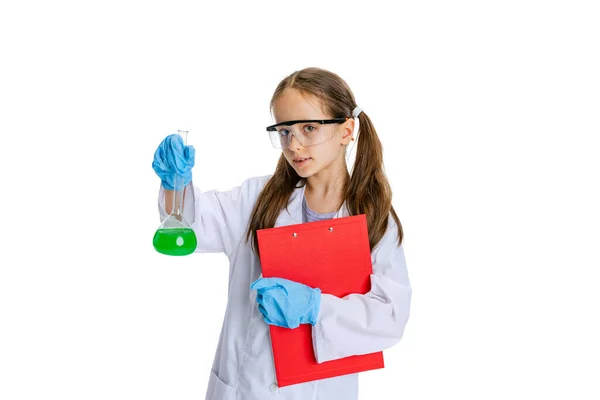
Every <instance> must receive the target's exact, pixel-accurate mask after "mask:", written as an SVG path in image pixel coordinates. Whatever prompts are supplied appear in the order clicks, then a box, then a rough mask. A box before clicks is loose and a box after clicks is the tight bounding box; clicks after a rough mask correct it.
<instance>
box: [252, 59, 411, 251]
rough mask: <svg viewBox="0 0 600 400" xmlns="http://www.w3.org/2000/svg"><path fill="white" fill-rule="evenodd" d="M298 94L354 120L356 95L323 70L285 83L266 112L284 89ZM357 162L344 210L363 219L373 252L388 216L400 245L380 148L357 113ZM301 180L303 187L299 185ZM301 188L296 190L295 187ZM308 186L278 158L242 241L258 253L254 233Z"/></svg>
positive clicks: (271, 224)
mask: <svg viewBox="0 0 600 400" xmlns="http://www.w3.org/2000/svg"><path fill="white" fill-rule="evenodd" d="M287 88H293V89H296V90H299V91H300V92H301V93H302V94H303V95H308V96H314V97H315V98H317V99H319V100H320V102H321V104H322V107H323V110H324V111H325V112H326V113H327V114H329V115H330V116H331V117H332V118H340V117H341V118H344V117H350V118H352V110H354V108H355V107H356V101H355V100H354V94H353V93H352V91H351V90H350V87H348V85H347V84H346V82H345V81H344V80H343V79H342V78H340V77H339V76H338V75H336V74H335V73H333V72H330V71H327V70H324V69H321V68H315V67H311V68H305V69H303V70H300V71H296V72H294V73H292V74H291V75H289V76H287V77H286V78H284V79H283V80H282V81H281V82H280V83H279V85H278V86H277V88H276V89H275V93H274V94H273V97H272V98H271V104H270V109H271V110H273V105H274V103H275V101H276V100H277V98H278V97H279V96H280V95H281V93H282V92H283V91H284V90H285V89H287ZM358 119H359V121H360V129H359V133H358V142H357V150H356V159H355V161H354V167H353V169H352V176H350V174H347V175H346V178H345V181H344V183H343V185H344V186H343V188H344V189H343V191H344V193H345V196H344V197H345V201H346V207H347V208H348V211H349V213H350V215H358V214H366V218H367V227H368V230H369V244H370V246H371V250H373V248H374V247H375V246H376V245H377V243H379V241H380V240H381V238H382V237H383V235H384V234H385V231H386V230H387V227H388V216H389V214H390V213H391V214H392V217H393V218H394V221H395V222H396V225H397V228H398V245H400V244H401V243H402V238H403V231H402V225H401V224H400V220H399V219H398V216H397V215H396V212H395V211H394V207H393V206H392V190H391V187H390V184H389V183H388V181H387V178H386V176H385V173H384V170H383V148H382V146H381V142H380V140H379V137H378V136H377V132H376V131H375V128H374V127H373V124H372V123H371V120H370V119H369V117H368V116H367V114H365V112H364V111H363V112H361V113H360V115H359V116H358ZM300 181H303V182H300ZM299 183H300V186H298V184H299ZM305 184H306V181H305V180H304V179H303V178H301V177H300V176H299V175H298V174H297V173H296V171H295V170H294V168H292V166H291V165H290V164H289V163H288V162H287V160H286V159H285V156H284V155H283V154H281V157H280V158H279V162H278V163H277V167H276V168H275V172H274V174H273V176H272V177H271V178H270V179H269V181H268V182H267V183H266V185H265V187H264V188H263V190H262V191H261V193H260V195H259V197H258V199H257V201H256V204H255V205H254V209H253V211H252V216H251V218H250V222H249V224H248V231H247V233H246V240H249V239H250V238H252V247H253V248H254V251H255V252H256V254H258V239H257V235H256V230H258V229H264V228H272V227H274V226H275V221H276V220H277V217H278V216H279V213H280V212H281V210H283V209H284V208H285V207H287V204H288V201H289V199H290V196H291V195H292V192H293V191H294V189H295V188H297V187H302V186H303V185H305Z"/></svg>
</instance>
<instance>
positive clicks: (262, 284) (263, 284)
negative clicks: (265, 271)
mask: <svg viewBox="0 0 600 400" xmlns="http://www.w3.org/2000/svg"><path fill="white" fill-rule="evenodd" d="M279 280H280V278H259V279H257V280H256V281H254V283H252V285H251V286H250V289H252V290H260V289H267V288H273V287H277V286H280V284H279V282H278V281H279Z"/></svg>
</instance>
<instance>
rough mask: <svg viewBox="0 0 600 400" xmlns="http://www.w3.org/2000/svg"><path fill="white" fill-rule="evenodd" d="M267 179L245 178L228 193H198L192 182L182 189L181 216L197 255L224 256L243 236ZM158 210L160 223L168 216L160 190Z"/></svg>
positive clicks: (161, 188) (228, 254)
mask: <svg viewBox="0 0 600 400" xmlns="http://www.w3.org/2000/svg"><path fill="white" fill-rule="evenodd" d="M268 178H269V177H268V176H265V177H257V178H249V179H247V180H245V181H244V182H243V183H242V184H241V185H240V186H237V187H234V188H232V189H231V190H227V191H219V190H209V191H205V192H203V191H201V190H200V188H199V187H198V186H197V185H195V184H194V183H193V182H190V183H189V184H188V185H187V186H186V189H185V194H184V200H183V201H184V206H183V217H184V218H185V220H186V221H187V222H188V223H189V224H190V225H191V227H192V229H193V230H194V233H195V234H196V239H197V240H198V245H197V247H196V252H197V253H221V252H224V253H225V254H226V255H227V256H228V257H229V256H230V255H231V254H232V252H233V250H234V248H235V247H236V246H237V244H239V242H240V241H241V240H242V239H243V238H244V237H245V233H246V228H247V226H248V221H249V219H250V215H251V213H252V209H253V207H254V203H255V202H256V199H257V198H258V195H259V194H260V191H261V190H262V187H263V185H264V184H265V183H266V182H267V180H268ZM158 199H159V200H158V208H159V213H160V218H161V221H163V220H164V219H165V218H166V217H167V216H168V213H167V212H166V210H165V207H164V188H163V187H162V186H161V187H160V192H159V198H158Z"/></svg>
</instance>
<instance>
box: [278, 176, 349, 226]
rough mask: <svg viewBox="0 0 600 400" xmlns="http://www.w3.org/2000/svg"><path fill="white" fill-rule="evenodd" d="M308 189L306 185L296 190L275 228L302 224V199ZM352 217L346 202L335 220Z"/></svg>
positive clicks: (335, 216)
mask: <svg viewBox="0 0 600 400" xmlns="http://www.w3.org/2000/svg"><path fill="white" fill-rule="evenodd" d="M305 189H306V184H305V185H303V186H302V187H299V188H296V189H294V191H293V192H292V195H291V196H290V200H289V202H288V206H287V208H284V209H283V210H282V211H281V213H280V214H279V217H278V218H277V221H275V226H285V225H294V224H301V223H302V199H303V198H304V190H305ZM349 215H350V212H349V211H348V208H347V207H346V201H345V200H344V203H343V204H342V206H341V207H340V209H339V210H338V211H337V213H336V214H335V215H334V216H333V218H342V217H347V216H349Z"/></svg>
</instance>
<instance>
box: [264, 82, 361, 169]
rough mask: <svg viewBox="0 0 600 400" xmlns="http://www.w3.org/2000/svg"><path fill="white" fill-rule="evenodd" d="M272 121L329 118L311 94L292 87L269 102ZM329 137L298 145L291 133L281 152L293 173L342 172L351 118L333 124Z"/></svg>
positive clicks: (351, 122)
mask: <svg viewBox="0 0 600 400" xmlns="http://www.w3.org/2000/svg"><path fill="white" fill-rule="evenodd" d="M273 114H274V116H275V123H279V122H285V121H292V120H302V119H331V118H332V116H330V115H326V114H324V113H323V110H322V109H321V103H320V101H319V100H318V99H316V98H313V97H309V96H307V97H305V96H303V95H302V94H301V92H299V91H298V90H296V89H289V88H288V89H285V90H284V91H283V92H282V93H281V95H280V96H279V98H278V99H277V100H276V101H275V102H274V104H273ZM331 128H332V129H334V134H333V137H332V138H331V139H329V140H327V141H325V142H323V143H320V144H317V145H314V146H302V145H301V144H300V142H299V141H298V140H297V139H296V138H295V137H292V138H291V139H290V142H289V147H288V148H285V149H283V154H284V156H285V158H286V160H287V161H288V163H289V164H290V165H291V166H292V167H293V168H294V170H295V171H296V173H297V174H298V175H300V176H301V177H303V178H309V177H312V176H320V177H322V178H329V177H332V178H336V177H337V176H338V174H340V173H346V171H347V169H346V160H345V157H344V156H345V154H346V145H347V144H348V143H349V142H350V140H351V136H352V132H353V128H354V120H352V119H349V120H348V121H346V122H344V123H343V124H333V125H331Z"/></svg>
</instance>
